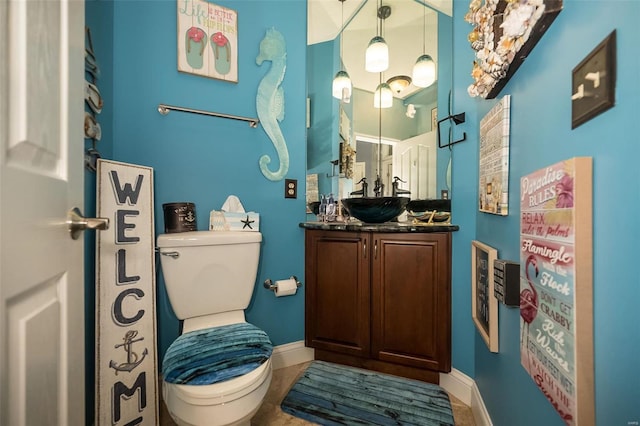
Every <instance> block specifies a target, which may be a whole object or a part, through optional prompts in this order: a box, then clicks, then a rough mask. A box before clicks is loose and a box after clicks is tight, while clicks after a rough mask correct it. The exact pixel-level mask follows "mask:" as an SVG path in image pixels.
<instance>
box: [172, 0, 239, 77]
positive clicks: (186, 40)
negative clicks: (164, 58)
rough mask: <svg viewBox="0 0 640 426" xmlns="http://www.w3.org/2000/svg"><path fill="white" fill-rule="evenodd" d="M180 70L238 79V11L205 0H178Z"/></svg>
mask: <svg viewBox="0 0 640 426" xmlns="http://www.w3.org/2000/svg"><path fill="white" fill-rule="evenodd" d="M176 3H177V7H178V9H177V11H178V35H177V37H178V71H180V72H186V73H189V74H196V75H201V76H203V77H210V78H216V79H219V80H225V81H230V82H233V83H237V82H238V13H237V12H236V11H235V10H232V9H228V8H226V7H222V6H218V5H216V4H213V3H209V2H207V1H203V0H180V1H177V2H176Z"/></svg>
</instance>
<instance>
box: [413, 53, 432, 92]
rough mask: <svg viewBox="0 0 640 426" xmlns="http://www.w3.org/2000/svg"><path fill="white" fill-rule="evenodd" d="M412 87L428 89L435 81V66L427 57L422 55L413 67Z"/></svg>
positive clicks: (429, 57)
mask: <svg viewBox="0 0 640 426" xmlns="http://www.w3.org/2000/svg"><path fill="white" fill-rule="evenodd" d="M412 77H413V85H414V86H417V87H428V86H431V85H432V84H433V82H434V81H436V64H435V62H433V59H432V58H431V56H429V55H422V56H420V57H419V58H418V60H417V61H416V64H415V65H414V66H413V74H412Z"/></svg>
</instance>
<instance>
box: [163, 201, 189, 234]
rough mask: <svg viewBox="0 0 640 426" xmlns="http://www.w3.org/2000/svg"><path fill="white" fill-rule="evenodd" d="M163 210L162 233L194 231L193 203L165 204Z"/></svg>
mask: <svg viewBox="0 0 640 426" xmlns="http://www.w3.org/2000/svg"><path fill="white" fill-rule="evenodd" d="M162 209H163V210H164V232H165V233H166V234H172V233H174V232H187V231H196V230H197V226H196V205H195V204H193V203H166V204H163V205H162Z"/></svg>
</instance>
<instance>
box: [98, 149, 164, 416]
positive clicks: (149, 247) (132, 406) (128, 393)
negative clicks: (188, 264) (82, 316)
mask: <svg viewBox="0 0 640 426" xmlns="http://www.w3.org/2000/svg"><path fill="white" fill-rule="evenodd" d="M97 173H98V181H97V204H98V205H97V215H98V217H108V218H109V219H110V221H111V223H112V224H113V225H112V226H110V227H109V230H108V231H104V232H100V233H98V234H97V235H98V237H97V241H96V245H97V250H96V285H97V288H96V425H98V426H102V425H105V426H106V425H110V426H111V425H134V424H135V425H156V424H157V421H158V406H157V396H158V389H157V386H158V369H157V359H156V346H157V345H156V334H157V333H156V309H155V301H156V293H155V288H156V286H155V283H156V280H155V262H154V259H155V257H154V236H155V232H154V223H153V217H154V216H153V169H152V168H150V167H143V166H136V165H132V164H125V163H118V162H115V161H107V160H102V159H99V160H98V166H97Z"/></svg>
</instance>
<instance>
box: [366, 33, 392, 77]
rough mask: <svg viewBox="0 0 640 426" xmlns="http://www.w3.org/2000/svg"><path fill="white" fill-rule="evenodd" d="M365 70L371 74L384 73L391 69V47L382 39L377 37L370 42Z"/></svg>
mask: <svg viewBox="0 0 640 426" xmlns="http://www.w3.org/2000/svg"><path fill="white" fill-rule="evenodd" d="M364 68H365V69H366V70H367V71H369V72H382V71H385V70H386V69H387V68H389V46H387V42H386V41H384V39H383V38H382V37H380V36H375V37H374V38H372V39H371V41H370V42H369V46H368V47H367V51H366V52H365V65H364Z"/></svg>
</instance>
